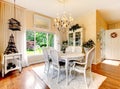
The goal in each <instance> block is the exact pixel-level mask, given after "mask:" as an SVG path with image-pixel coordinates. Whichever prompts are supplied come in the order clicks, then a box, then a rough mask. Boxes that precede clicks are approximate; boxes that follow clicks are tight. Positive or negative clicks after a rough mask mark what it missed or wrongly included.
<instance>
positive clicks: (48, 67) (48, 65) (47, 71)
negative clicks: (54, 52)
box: [47, 63, 50, 74]
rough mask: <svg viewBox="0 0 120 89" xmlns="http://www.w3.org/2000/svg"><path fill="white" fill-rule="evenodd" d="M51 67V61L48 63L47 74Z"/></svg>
mask: <svg viewBox="0 0 120 89" xmlns="http://www.w3.org/2000/svg"><path fill="white" fill-rule="evenodd" d="M49 68H50V63H48V66H47V74H48V73H49Z"/></svg>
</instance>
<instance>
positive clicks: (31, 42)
mask: <svg viewBox="0 0 120 89" xmlns="http://www.w3.org/2000/svg"><path fill="white" fill-rule="evenodd" d="M26 42H27V43H26V44H27V47H26V48H27V54H28V55H31V54H32V55H33V54H41V53H42V47H54V34H51V33H44V32H36V31H31V30H27V32H26Z"/></svg>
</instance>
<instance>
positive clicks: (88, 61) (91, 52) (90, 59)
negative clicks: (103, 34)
mask: <svg viewBox="0 0 120 89" xmlns="http://www.w3.org/2000/svg"><path fill="white" fill-rule="evenodd" d="M94 56H95V47H93V48H91V49H90V50H89V51H88V52H87V53H86V57H85V61H86V65H85V69H87V68H91V65H92V63H93V59H94Z"/></svg>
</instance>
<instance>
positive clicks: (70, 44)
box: [68, 33, 73, 46]
mask: <svg viewBox="0 0 120 89" xmlns="http://www.w3.org/2000/svg"><path fill="white" fill-rule="evenodd" d="M68 43H69V46H73V33H69V42H68Z"/></svg>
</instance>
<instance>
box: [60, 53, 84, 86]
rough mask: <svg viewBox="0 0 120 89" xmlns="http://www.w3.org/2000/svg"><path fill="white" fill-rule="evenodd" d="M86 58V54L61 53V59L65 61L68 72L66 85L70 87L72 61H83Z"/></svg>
mask: <svg viewBox="0 0 120 89" xmlns="http://www.w3.org/2000/svg"><path fill="white" fill-rule="evenodd" d="M84 56H85V53H75V52H71V53H61V54H60V58H61V59H62V60H64V61H65V70H66V85H68V71H69V62H70V61H77V60H79V61H80V60H82V58H83V57H84Z"/></svg>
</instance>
